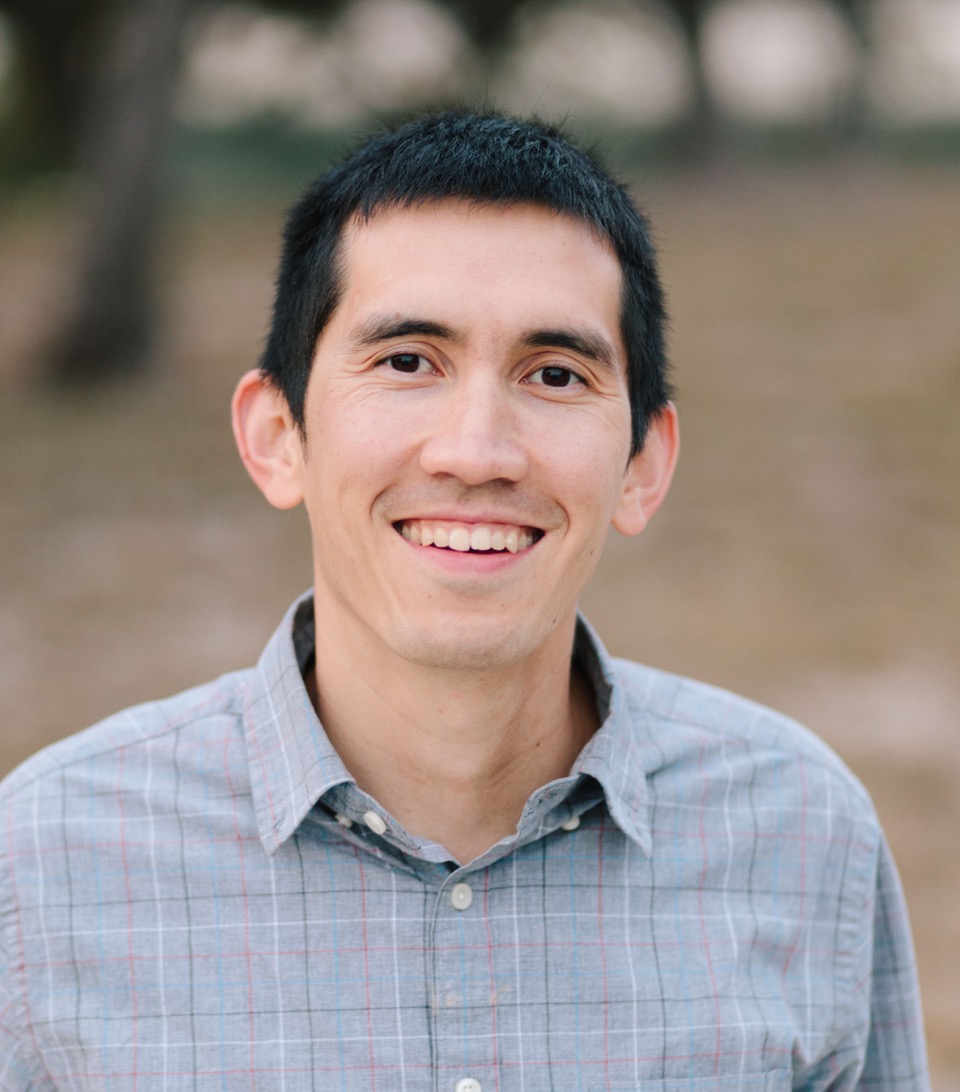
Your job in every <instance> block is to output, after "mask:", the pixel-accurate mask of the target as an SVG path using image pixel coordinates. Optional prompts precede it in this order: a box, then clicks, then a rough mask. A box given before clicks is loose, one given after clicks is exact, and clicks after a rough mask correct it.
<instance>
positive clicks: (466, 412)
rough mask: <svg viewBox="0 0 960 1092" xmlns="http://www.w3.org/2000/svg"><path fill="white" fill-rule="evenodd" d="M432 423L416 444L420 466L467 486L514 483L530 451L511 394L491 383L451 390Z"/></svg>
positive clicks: (518, 479)
mask: <svg viewBox="0 0 960 1092" xmlns="http://www.w3.org/2000/svg"><path fill="white" fill-rule="evenodd" d="M444 403H445V404H444V405H443V407H442V409H441V408H439V407H438V413H437V416H436V418H435V419H434V421H433V422H432V423H431V425H430V427H429V430H428V434H427V436H426V438H425V439H424V442H423V444H422V446H421V449H420V467H421V469H422V470H423V471H424V472H425V473H427V474H430V475H443V474H449V475H452V476H453V477H455V478H458V479H459V480H460V481H462V482H463V483H464V484H465V485H482V484H483V483H484V482H491V481H498V480H501V481H510V482H518V481H520V480H521V479H522V478H523V477H524V476H525V475H526V473H527V467H528V456H527V453H526V450H525V448H524V446H523V436H522V429H521V427H520V422H519V421H518V419H517V414H516V412H515V409H514V407H512V406H511V399H510V395H509V393H508V392H506V391H502V390H500V389H498V387H497V386H496V384H495V383H486V384H484V385H482V386H481V385H479V384H472V385H471V384H466V385H465V386H464V387H463V388H462V389H459V390H456V391H451V392H450V393H449V394H448V395H447V397H446V399H445V400H444Z"/></svg>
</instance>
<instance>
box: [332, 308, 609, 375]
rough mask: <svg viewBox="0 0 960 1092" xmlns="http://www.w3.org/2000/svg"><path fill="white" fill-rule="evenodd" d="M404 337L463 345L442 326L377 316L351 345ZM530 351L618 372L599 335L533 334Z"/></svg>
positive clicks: (572, 331) (525, 341)
mask: <svg viewBox="0 0 960 1092" xmlns="http://www.w3.org/2000/svg"><path fill="white" fill-rule="evenodd" d="M403 337H435V338H440V339H441V340H443V341H453V342H457V341H461V340H463V339H462V337H461V336H460V335H458V334H457V333H456V331H454V330H453V328H452V327H450V326H446V325H444V324H443V323H442V322H433V321H432V320H430V319H422V318H414V317H407V318H397V317H396V316H393V315H374V316H373V317H372V318H369V319H367V320H366V321H365V322H362V323H361V324H360V325H359V326H358V327H357V328H356V330H355V331H354V332H353V335H352V337H351V338H350V343H351V345H352V346H355V347H356V348H358V349H365V348H369V347H370V346H373V345H378V344H380V342H382V341H391V340H393V339H394V338H403ZM521 342H522V344H524V345H526V346H528V347H529V348H531V349H567V350H569V351H570V352H574V353H577V354H578V355H580V356H582V357H585V358H586V359H587V360H592V361H593V362H594V363H595V364H599V365H600V367H602V368H603V369H604V370H605V371H610V372H618V371H619V365H618V363H617V353H616V350H615V349H614V347H613V346H612V345H611V344H610V342H609V341H608V340H607V339H606V338H605V337H602V336H601V335H599V334H595V333H593V332H592V331H590V330H582V329H575V328H574V329H563V330H561V329H556V330H551V329H544V330H531V331H530V332H529V333H527V334H525V335H524V336H523V338H522V339H521Z"/></svg>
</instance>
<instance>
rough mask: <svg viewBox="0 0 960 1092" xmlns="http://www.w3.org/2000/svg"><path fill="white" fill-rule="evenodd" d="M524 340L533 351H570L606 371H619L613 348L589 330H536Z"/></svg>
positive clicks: (604, 339)
mask: <svg viewBox="0 0 960 1092" xmlns="http://www.w3.org/2000/svg"><path fill="white" fill-rule="evenodd" d="M523 340H524V344H526V345H529V346H530V347H531V348H532V349H568V350H569V351H570V352H573V353H577V354H578V355H579V356H584V357H586V358H587V360H592V361H593V362H594V363H595V364H599V365H600V366H601V367H602V368H603V369H604V370H606V371H610V372H616V371H618V370H619V369H618V365H617V354H616V351H615V350H614V348H613V346H612V345H611V344H610V342H609V341H607V339H606V338H605V337H601V336H600V335H599V334H594V333H591V332H590V331H589V330H534V331H532V332H531V333H529V334H527V336H526V337H525V338H524V339H523Z"/></svg>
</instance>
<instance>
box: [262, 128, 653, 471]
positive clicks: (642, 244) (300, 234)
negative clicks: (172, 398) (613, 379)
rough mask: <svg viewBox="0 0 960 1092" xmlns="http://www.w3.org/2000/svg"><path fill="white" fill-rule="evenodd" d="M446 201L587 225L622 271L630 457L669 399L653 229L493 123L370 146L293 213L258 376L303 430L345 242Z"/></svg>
mask: <svg viewBox="0 0 960 1092" xmlns="http://www.w3.org/2000/svg"><path fill="white" fill-rule="evenodd" d="M445 199H448V200H450V199H453V200H461V201H468V202H475V203H477V204H479V205H486V204H489V205H518V204H535V205H540V206H543V207H545V208H548V209H550V210H551V211H553V212H556V213H563V214H566V215H568V216H572V217H574V218H575V219H578V220H581V221H583V222H584V223H586V224H588V225H589V226H590V227H591V228H592V229H593V230H594V231H595V232H596V233H597V234H598V235H599V236H600V237H601V238H602V239H604V240H605V241H606V242H608V243H609V245H610V246H611V247H612V249H613V251H614V253H615V254H616V257H617V260H618V262H619V265H620V270H621V303H620V327H621V335H622V338H623V342H624V345H625V346H626V354H627V372H628V375H627V380H628V388H629V394H630V408H631V422H632V453H633V454H636V453H637V452H638V451H639V450H640V449H641V448H642V446H643V442H644V437H645V434H646V429H647V425H648V422H649V420H650V418H651V417H652V416H653V415H655V414H657V413H659V412H660V411H661V410H662V409H663V408H664V406H666V404H667V401H668V399H669V396H670V390H669V384H668V382H667V376H666V372H667V364H666V352H665V344H664V324H665V317H664V308H663V294H662V290H661V287H660V282H659V279H658V276H657V270H656V255H655V251H654V247H653V244H652V242H651V240H650V234H649V229H648V226H647V223H646V221H645V219H644V217H643V215H642V214H641V213H640V212H639V211H638V209H637V208H636V206H635V205H634V204H633V202H632V200H631V199H630V197H629V196H628V195H627V193H626V191H625V189H624V188H623V187H622V186H620V185H618V184H617V183H616V182H614V181H613V179H611V177H610V176H609V175H608V174H607V173H606V172H605V171H604V170H603V168H602V167H601V166H600V165H599V164H598V163H597V162H596V160H595V159H593V158H591V157H590V156H588V155H587V154H586V153H584V152H583V151H581V150H580V149H578V148H576V147H574V146H573V145H572V144H571V143H570V142H569V141H567V140H566V139H565V138H564V137H563V136H561V135H560V133H559V132H558V131H556V130H555V129H553V128H551V127H549V126H546V125H543V124H541V123H539V122H533V121H518V120H515V119H512V118H506V117H502V116H498V115H494V114H484V115H478V114H454V113H445V114H436V115H429V116H426V117H422V118H419V119H417V120H415V121H411V122H409V123H407V124H406V125H403V126H401V127H400V128H398V129H395V130H392V131H390V132H386V133H383V134H381V135H379V136H376V137H373V138H372V139H370V140H368V141H367V142H366V143H365V144H363V145H362V146H361V147H360V148H359V149H358V150H357V151H355V152H354V153H353V154H352V155H350V156H349V157H348V158H347V159H345V160H344V161H343V162H342V163H341V164H340V165H339V166H337V167H335V168H333V169H332V170H331V171H329V172H328V173H327V174H325V175H323V176H322V177H321V178H319V179H318V180H317V181H316V182H315V183H314V184H313V185H312V186H311V187H310V188H309V190H308V191H307V192H306V193H305V194H304V196H303V197H302V198H301V200H300V201H299V203H298V204H297V205H296V206H295V207H294V208H293V209H292V211H291V212H290V215H289V218H288V220H287V225H286V229H285V233H284V250H283V257H282V260H281V265H280V273H279V277H278V282H277V294H276V301H275V305H274V315H273V324H272V327H271V330H270V335H269V338H268V341H267V346H266V349H265V351H264V354H263V357H262V360H261V365H260V366H261V371H262V372H263V373H264V375H265V376H267V377H268V378H269V379H270V381H271V383H272V384H273V385H274V386H275V387H276V389H277V390H278V391H279V392H280V393H281V394H282V395H283V396H284V398H285V399H286V402H287V404H288V406H289V409H290V413H291V416H292V417H293V420H294V421H295V422H296V424H297V426H298V427H299V428H300V429H301V431H302V430H303V429H304V403H305V396H306V389H307V382H308V379H309V376H310V368H311V363H312V360H313V355H314V349H315V346H316V343H317V339H318V338H319V336H320V334H321V332H322V331H323V329H324V327H325V326H326V325H327V323H328V321H329V320H330V317H331V315H332V314H333V312H334V310H335V309H336V307H337V304H338V302H339V300H340V298H341V295H342V290H343V269H342V261H341V259H342V247H343V239H344V231H345V229H346V227H347V225H348V224H349V223H351V222H353V221H355V220H359V221H360V222H365V221H368V220H369V219H370V218H371V217H372V216H374V215H375V214H376V213H377V212H379V211H382V210H386V209H390V208H404V207H415V206H418V205H422V204H425V203H428V202H435V201H441V200H445Z"/></svg>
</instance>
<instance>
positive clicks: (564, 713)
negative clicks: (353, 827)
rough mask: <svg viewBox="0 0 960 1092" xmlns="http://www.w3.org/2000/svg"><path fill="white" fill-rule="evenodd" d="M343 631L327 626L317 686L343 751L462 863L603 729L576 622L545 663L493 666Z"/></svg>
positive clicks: (410, 821) (419, 829) (357, 771)
mask: <svg viewBox="0 0 960 1092" xmlns="http://www.w3.org/2000/svg"><path fill="white" fill-rule="evenodd" d="M333 636H334V637H335V639H331V633H330V632H329V631H325V630H324V628H323V626H322V625H318V626H317V657H316V668H315V677H314V678H312V679H310V680H308V685H309V689H310V695H311V698H312V699H313V702H314V706H315V707H316V709H317V713H318V715H319V717H320V720H321V722H322V723H323V726H324V729H325V731H326V732H327V735H328V736H329V737H330V740H331V742H332V743H333V745H334V747H335V748H336V750H337V753H338V754H339V755H340V757H341V758H342V760H343V762H344V764H345V765H346V767H347V769H348V770H349V771H350V773H351V774H352V775H353V777H354V778H355V780H356V782H357V784H358V785H359V787H360V788H361V789H363V790H364V791H365V792H367V793H369V794H370V795H371V796H373V797H374V798H375V799H376V800H377V801H378V802H379V803H380V804H381V805H382V806H383V807H384V808H385V809H386V810H387V811H388V812H389V813H390V814H391V815H392V816H394V817H395V818H396V819H397V820H398V821H399V822H400V823H401V824H402V825H403V826H404V828H405V829H406V830H407V831H408V832H409V833H411V834H413V835H415V836H417V837H422V838H429V839H431V840H433V841H436V842H439V843H440V844H441V845H443V846H444V847H445V848H446V849H447V850H448V851H449V852H450V854H451V855H452V856H453V857H454V859H456V860H457V861H460V862H461V863H465V862H467V861H470V860H472V859H473V858H475V857H477V856H479V855H480V854H481V853H483V852H485V851H486V850H487V849H489V848H490V846H492V845H494V844H495V843H496V842H498V841H499V840H500V839H501V838H504V837H506V836H508V835H510V834H512V833H513V832H514V831H515V830H516V826H517V822H518V820H519V818H520V814H521V812H522V810H523V806H524V804H525V803H526V801H527V799H528V798H529V796H530V794H531V793H532V792H534V791H535V790H536V789H538V788H540V787H541V786H542V785H544V784H546V783H547V782H548V781H552V780H554V779H555V778H558V777H563V776H565V775H566V774H568V773H569V772H570V768H571V766H572V765H573V762H574V760H575V759H576V757H577V755H578V754H579V753H580V751H581V750H582V748H583V746H584V744H585V743H586V742H587V740H588V739H589V738H590V736H591V735H592V734H593V732H594V731H595V729H596V710H595V706H594V703H593V697H592V693H591V690H590V687H589V684H588V683H587V682H586V680H585V679H584V678H583V677H582V675H581V674H580V672H579V671H575V670H574V671H572V670H571V650H572V642H573V621H572V620H571V624H570V626H569V628H568V630H567V632H566V633H564V634H558V635H557V637H558V639H557V640H554V641H552V642H550V645H551V647H548V648H546V649H544V650H539V651H538V654H537V655H536V656H535V657H534V658H532V660H533V662H529V661H525V662H522V663H519V664H512V665H510V666H509V667H505V668H502V669H499V670H496V671H483V672H470V671H450V670H445V669H438V668H434V667H423V666H421V665H417V664H411V663H409V662H408V661H398V660H397V659H396V658H394V657H392V656H390V655H389V654H385V655H381V656H380V657H371V656H370V650H369V648H366V649H364V650H363V653H362V655H361V654H359V650H358V653H357V654H354V651H353V650H352V649H351V642H350V641H349V639H347V640H344V635H343V634H342V633H336V634H335V635H333ZM552 646H556V647H552ZM358 663H360V664H363V665H364V670H362V671H361V672H360V673H358V672H357V670H356V665H357V664H358ZM310 684H312V685H310Z"/></svg>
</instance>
